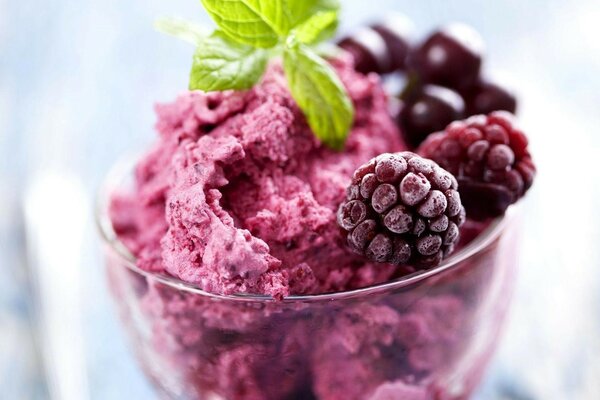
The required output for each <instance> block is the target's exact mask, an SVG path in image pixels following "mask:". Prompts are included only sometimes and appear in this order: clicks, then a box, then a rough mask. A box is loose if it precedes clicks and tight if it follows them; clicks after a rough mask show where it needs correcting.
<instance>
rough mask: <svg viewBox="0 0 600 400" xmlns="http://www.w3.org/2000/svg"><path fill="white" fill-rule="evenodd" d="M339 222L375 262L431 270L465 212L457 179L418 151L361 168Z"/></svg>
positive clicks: (454, 235) (354, 246) (452, 242)
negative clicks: (418, 154)
mask: <svg viewBox="0 0 600 400" xmlns="http://www.w3.org/2000/svg"><path fill="white" fill-rule="evenodd" d="M337 217H338V224H339V226H340V227H341V228H342V229H343V230H344V231H346V232H347V240H348V245H349V247H350V249H352V250H353V251H354V252H356V253H358V254H361V255H364V256H366V257H367V258H369V259H370V260H372V261H375V262H380V263H391V264H396V265H412V266H414V267H415V268H419V269H427V268H431V267H434V266H436V265H438V264H439V263H440V262H441V261H442V259H443V258H444V257H446V256H447V255H448V254H450V253H451V252H452V250H453V248H454V245H455V244H456V243H457V241H458V238H459V227H460V226H461V225H462V223H463V222H464V219H465V210H464V208H463V206H462V204H461V200H460V195H459V193H458V191H457V181H456V179H455V178H454V176H452V175H451V174H450V173H448V172H447V171H445V170H444V169H442V168H440V167H439V166H438V165H437V164H436V163H434V162H433V161H431V160H427V159H425V158H421V157H419V156H417V155H416V154H414V153H410V152H403V153H393V154H390V153H386V154H382V155H380V156H378V157H376V158H374V159H372V160H371V161H369V162H368V163H366V164H364V165H362V166H361V167H359V168H358V169H357V170H356V171H355V173H354V176H353V177H352V183H351V185H350V187H349V188H348V190H347V192H346V199H345V200H344V201H343V202H342V204H340V207H339V209H338V214H337Z"/></svg>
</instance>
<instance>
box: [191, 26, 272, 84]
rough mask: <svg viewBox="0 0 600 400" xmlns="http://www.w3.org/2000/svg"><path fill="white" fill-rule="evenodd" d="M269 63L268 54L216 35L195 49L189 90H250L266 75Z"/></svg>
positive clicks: (218, 33) (223, 35)
mask: <svg viewBox="0 0 600 400" xmlns="http://www.w3.org/2000/svg"><path fill="white" fill-rule="evenodd" d="M267 60H268V53H267V52H266V51H265V50H262V49H255V48H253V47H251V46H247V45H244V44H239V43H236V42H234V41H232V40H231V39H230V38H229V37H228V36H227V35H225V34H224V33H223V32H220V31H216V32H215V33H213V34H212V35H211V36H210V37H208V38H206V39H204V40H203V41H202V42H201V43H200V45H199V46H198V48H197V49H196V53H195V54H194V60H193V64H192V71H191V73H190V85H189V88H190V90H203V91H206V92H209V91H214V90H228V89H237V90H241V89H248V88H251V87H252V86H253V85H254V84H255V83H256V82H258V80H259V79H260V77H261V76H262V74H263V73H264V71H265V67H266V65H267Z"/></svg>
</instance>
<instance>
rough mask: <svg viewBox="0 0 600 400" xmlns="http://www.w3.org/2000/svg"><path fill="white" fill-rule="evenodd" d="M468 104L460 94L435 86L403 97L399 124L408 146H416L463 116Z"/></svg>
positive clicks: (428, 86)
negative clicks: (465, 103)
mask: <svg viewBox="0 0 600 400" xmlns="http://www.w3.org/2000/svg"><path fill="white" fill-rule="evenodd" d="M464 112H465V105H464V102H463V99H462V98H461V97H460V95H459V94H458V93H456V92H454V91H453V90H451V89H447V88H443V87H440V86H435V85H424V86H422V87H416V88H415V89H413V92H412V93H407V94H404V103H403V105H402V108H401V110H400V113H399V114H398V117H397V122H398V124H399V126H400V129H401V130H402V132H403V134H404V138H405V140H406V142H407V144H408V145H409V146H411V147H412V148H415V147H417V146H418V145H419V144H421V142H422V141H423V140H425V138H426V137H427V136H428V135H429V134H430V133H433V132H437V131H441V130H443V129H444V128H446V126H448V124H449V123H451V122H452V121H455V120H457V119H461V118H463V116H464Z"/></svg>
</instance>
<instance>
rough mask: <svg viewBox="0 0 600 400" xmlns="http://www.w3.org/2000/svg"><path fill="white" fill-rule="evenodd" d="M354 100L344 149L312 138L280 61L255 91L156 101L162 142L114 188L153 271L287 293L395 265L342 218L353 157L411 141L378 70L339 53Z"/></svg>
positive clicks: (335, 286)
mask: <svg viewBox="0 0 600 400" xmlns="http://www.w3.org/2000/svg"><path fill="white" fill-rule="evenodd" d="M335 67H336V70H337V72H338V74H339V77H340V78H341V80H342V81H343V83H344V84H345V86H346V88H347V91H348V94H349V95H350V97H351V99H352V101H353V103H354V106H355V109H356V116H355V121H354V126H353V128H352V131H351V132H350V136H349V138H348V141H347V143H346V148H345V150H344V151H343V152H335V151H333V150H330V149H328V148H326V147H325V146H322V145H320V144H319V142H318V141H317V140H316V139H315V138H314V136H313V134H312V132H311V131H310V129H309V127H308V126H307V124H306V122H305V119H304V117H303V115H302V113H301V112H300V110H299V109H298V107H297V106H296V104H295V102H294V101H293V99H292V98H291V96H290V94H289V91H288V89H287V82H286V80H285V78H284V76H283V73H282V69H281V67H280V65H279V64H277V63H275V64H273V65H271V66H270V67H269V69H268V71H267V73H266V75H265V76H264V78H263V80H262V82H261V83H260V84H258V85H257V86H255V87H254V88H253V89H251V90H249V91H246V92H235V91H227V92H211V93H202V92H188V93H184V94H182V95H181V96H180V97H179V98H178V99H177V100H176V101H175V102H174V103H171V104H165V105H159V106H157V107H156V111H157V114H158V123H157V130H158V132H159V134H160V136H159V140H158V142H157V143H156V144H155V146H154V147H153V149H152V150H151V151H150V152H149V153H148V154H146V155H145V156H144V157H143V158H142V159H141V161H140V162H139V163H138V165H137V167H136V174H135V180H136V186H135V189H134V191H133V192H131V193H120V194H118V195H117V196H115V198H114V200H113V207H112V219H113V224H114V226H115V229H116V230H117V233H118V234H119V236H120V237H121V239H122V240H123V241H124V243H125V244H126V245H127V246H128V247H129V249H130V250H131V251H132V252H133V253H134V255H135V256H136V257H137V258H138V265H139V266H140V267H141V268H143V269H145V270H149V271H161V272H166V273H168V274H170V275H172V276H174V277H176V278H179V279H181V280H182V281H185V282H188V283H193V284H196V285H197V286H199V287H200V288H202V289H204V290H207V291H209V292H215V293H224V294H230V293H254V294H266V295H271V296H274V297H277V298H282V297H284V296H287V295H289V294H307V293H324V292H332V291H340V290H346V289H351V288H357V287H362V286H367V285H371V284H374V283H378V282H382V281H385V280H387V279H389V278H390V277H391V276H392V274H393V273H394V270H395V267H392V266H388V265H381V264H371V263H368V262H365V260H364V259H362V258H360V257H359V256H357V255H354V254H353V253H352V252H350V251H349V250H347V248H346V246H345V243H344V240H343V239H342V236H341V235H340V231H339V228H338V227H337V225H336V224H335V218H336V217H335V213H336V211H337V207H338V205H339V203H340V201H341V199H343V197H344V195H345V190H346V187H347V186H348V183H349V179H350V176H351V174H352V172H353V171H354V169H355V168H356V167H357V166H358V165H360V164H361V163H363V162H365V161H367V160H369V159H370V158H372V157H374V156H376V155H378V154H380V153H382V152H389V151H400V150H403V149H404V145H403V143H402V142H401V140H400V135H399V133H398V131H397V128H396V127H395V125H394V123H393V121H392V120H391V118H390V116H389V114H388V110H387V101H386V96H385V94H384V91H383V89H382V87H381V86H380V82H379V78H378V77H377V76H376V75H374V74H371V75H368V76H364V75H362V74H359V73H357V72H355V71H354V70H353V67H352V65H351V63H349V62H348V61H347V60H337V61H336V62H335Z"/></svg>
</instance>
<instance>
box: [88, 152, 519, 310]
mask: <svg viewBox="0 0 600 400" xmlns="http://www.w3.org/2000/svg"><path fill="white" fill-rule="evenodd" d="M138 158H139V157H131V156H129V157H123V158H122V159H120V160H119V161H117V162H116V163H115V164H114V166H113V167H112V168H111V169H110V171H109V173H108V174H107V176H106V178H105V179H104V181H103V183H102V184H101V186H100V190H99V191H98V193H97V195H96V205H95V212H94V214H95V222H96V227H97V229H98V231H99V233H100V236H101V238H102V240H103V242H104V244H107V245H108V246H109V247H110V249H111V250H112V251H113V252H114V253H115V254H116V255H118V256H119V259H120V260H121V261H123V262H124V263H125V266H126V267H127V268H128V269H129V270H131V271H132V272H134V273H136V274H139V275H142V276H143V277H145V278H148V279H151V280H155V281H158V282H160V283H162V284H164V285H166V286H169V287H172V288H174V289H177V290H181V291H184V292H189V293H193V294H196V295H200V296H205V297H209V298H212V299H218V300H227V301H235V302H279V303H295V302H303V303H304V302H329V301H333V300H342V299H348V298H355V297H361V296H367V295H371V294H375V293H380V292H386V291H389V290H394V289H400V288H406V287H409V286H413V285H416V284H418V283H419V282H421V281H424V280H426V279H428V278H431V277H433V276H436V275H439V274H440V273H442V272H444V271H447V270H448V269H450V268H452V267H454V266H456V265H458V264H460V263H462V262H463V261H465V260H468V259H469V258H471V257H473V256H475V255H476V254H478V253H479V252H481V251H483V250H485V249H486V248H487V247H488V246H489V245H490V244H492V243H493V242H494V241H495V240H496V239H497V238H498V237H499V236H500V234H501V232H502V231H503V230H504V228H505V227H506V226H507V224H508V221H509V220H510V219H512V217H513V215H514V212H513V210H512V208H514V207H510V208H509V210H508V211H507V212H506V213H505V215H504V216H500V217H498V218H496V219H494V220H493V221H492V222H491V223H490V226H488V227H487V228H486V229H485V230H484V231H483V232H482V233H481V234H480V235H478V236H477V238H475V239H474V240H473V241H471V243H469V244H468V245H467V246H465V247H464V248H463V249H461V250H459V251H457V252H456V253H454V254H452V255H451V256H450V257H448V258H447V259H445V260H444V261H443V262H442V263H441V264H440V265H438V266H437V267H435V268H432V269H430V270H424V271H416V272H414V273H412V274H409V275H405V276H402V277H400V278H397V279H394V280H391V281H387V282H383V283H379V284H375V285H370V286H366V287H362V288H358V289H351V290H345V291H340V292H329V293H319V294H308V295H290V296H287V297H284V298H283V299H282V300H276V299H274V298H273V297H272V296H268V295H259V294H245V293H236V294H219V293H211V292H207V291H205V290H203V289H201V288H200V287H198V286H197V285H194V284H192V283H188V282H184V281H181V280H179V279H177V278H175V277H172V276H168V275H164V274H158V273H156V272H150V271H145V270H143V269H141V268H139V267H138V266H137V265H136V258H135V256H134V255H133V254H132V253H131V252H130V251H129V250H128V249H127V247H126V246H125V245H124V244H123V242H121V240H120V239H119V238H118V236H117V234H116V232H115V231H114V229H113V224H112V221H111V219H110V215H109V212H108V209H109V205H110V200H111V195H112V193H114V192H115V190H116V189H117V188H118V187H119V184H118V183H119V182H120V181H122V180H123V179H124V178H125V176H126V174H131V172H132V171H133V167H134V165H135V160H137V159H138Z"/></svg>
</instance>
